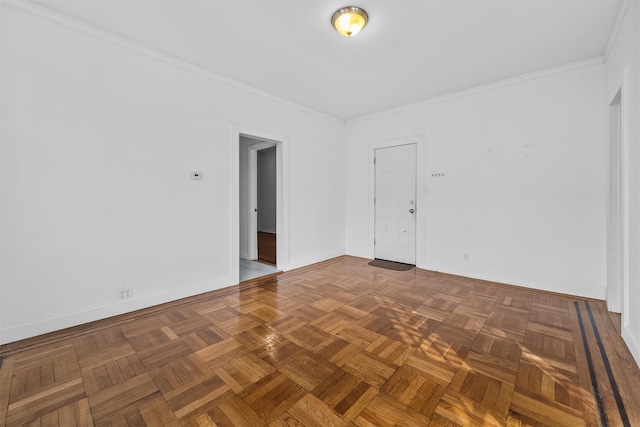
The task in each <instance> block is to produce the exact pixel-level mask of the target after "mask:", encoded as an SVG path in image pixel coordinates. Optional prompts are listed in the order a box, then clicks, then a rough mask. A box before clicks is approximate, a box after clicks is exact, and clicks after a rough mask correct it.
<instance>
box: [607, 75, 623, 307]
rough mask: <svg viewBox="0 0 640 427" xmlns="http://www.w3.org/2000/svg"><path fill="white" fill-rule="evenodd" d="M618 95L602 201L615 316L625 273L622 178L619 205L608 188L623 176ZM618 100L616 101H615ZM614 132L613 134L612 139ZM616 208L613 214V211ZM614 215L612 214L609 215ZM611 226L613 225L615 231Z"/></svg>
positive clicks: (610, 301)
mask: <svg viewBox="0 0 640 427" xmlns="http://www.w3.org/2000/svg"><path fill="white" fill-rule="evenodd" d="M618 93H619V94H620V99H621V98H622V88H621V87H620V88H618V91H616V95H615V96H614V97H613V98H612V99H611V101H610V103H609V105H608V111H607V112H608V114H607V130H608V132H607V150H606V155H605V159H606V166H605V170H606V176H605V182H606V184H607V185H606V190H605V193H606V194H605V200H606V207H605V209H606V212H605V217H606V233H607V293H606V303H607V309H608V310H609V311H612V312H615V313H622V312H623V311H624V309H623V302H624V296H623V289H624V286H623V277H624V273H623V272H622V271H621V270H622V268H623V267H622V258H623V253H622V252H623V251H622V250H620V246H621V243H622V241H620V239H621V238H622V227H623V221H622V218H623V217H624V212H623V208H622V179H620V180H618V179H617V178H616V179H615V182H616V183H617V186H618V188H617V192H618V203H616V205H617V206H614V204H613V203H611V195H612V192H611V188H612V184H613V180H612V178H613V177H614V173H615V174H616V175H617V176H619V177H622V114H621V113H622V105H621V102H620V100H618V99H617V98H618ZM616 101H617V102H616ZM612 109H615V110H616V119H617V120H616V122H615V123H613V122H612V120H611V118H612V117H611V116H612V112H613V110H612ZM613 132H615V139H614V138H612V136H613ZM614 144H616V145H617V147H616V148H617V156H616V157H617V158H618V165H617V166H618V168H617V169H616V170H613V168H612V167H611V166H612V161H613V160H614V158H613V156H612V151H613V150H612V148H613V146H614ZM614 208H615V211H614V212H612V210H613V209H614ZM612 213H613V215H612ZM614 224H615V225H616V227H615V230H614ZM612 240H615V243H616V244H612ZM613 261H616V263H615V264H616V265H612V262H613Z"/></svg>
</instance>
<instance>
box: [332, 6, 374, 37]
mask: <svg viewBox="0 0 640 427" xmlns="http://www.w3.org/2000/svg"><path fill="white" fill-rule="evenodd" d="M368 20H369V15H367V12H366V11H365V10H364V9H360V8H359V7H356V6H348V7H343V8H342V9H339V10H337V11H336V13H334V14H333V16H332V17H331V23H332V24H333V26H334V27H335V29H336V31H337V32H339V33H340V34H342V35H343V36H345V37H351V36H355V35H356V34H358V33H359V32H360V30H362V29H363V28H364V26H365V25H367V21H368Z"/></svg>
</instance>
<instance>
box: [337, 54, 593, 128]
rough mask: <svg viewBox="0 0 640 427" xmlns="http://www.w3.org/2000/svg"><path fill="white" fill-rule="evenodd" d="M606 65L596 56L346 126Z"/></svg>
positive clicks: (356, 119) (377, 115)
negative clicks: (581, 69) (597, 65)
mask: <svg viewBox="0 0 640 427" xmlns="http://www.w3.org/2000/svg"><path fill="white" fill-rule="evenodd" d="M602 63H604V58H603V56H602V55H600V56H595V57H593V58H589V59H585V60H582V61H577V62H572V63H569V64H564V65H560V66H558V67H553V68H547V69H545V70H541V71H536V72H533V73H527V74H522V75H520V76H516V77H510V78H508V79H504V80H498V81H495V82H492V83H487V84H484V85H480V86H475V87H472V88H470V89H464V90H461V91H457V92H452V93H448V94H446V95H442V96H437V97H435V98H429V99H426V100H423V101H418V102H414V103H411V104H406V105H403V106H400V107H396V108H391V109H388V110H384V111H379V112H377V113H372V114H367V115H365V116H361V117H356V118H354V119H349V120H346V121H345V124H346V125H352V124H355V123H360V122H365V121H368V120H373V119H378V118H381V117H385V116H389V115H392V114H398V113H402V112H405V111H410V110H415V109H418V108H422V107H425V106H428V105H433V104H439V103H441V102H446V101H451V100H453V99H457V98H463V97H466V96H471V95H475V94H478V93H482V92H487V91H490V90H495V89H498V88H501V87H505V86H511V85H515V84H520V83H525V82H529V81H533V80H537V79H541V78H544V77H550V76H554V75H558V74H563V73H566V72H569V71H573V70H579V69H580V68H585V67H590V66H592V65H596V64H602Z"/></svg>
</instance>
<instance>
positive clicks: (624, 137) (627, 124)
mask: <svg viewBox="0 0 640 427" xmlns="http://www.w3.org/2000/svg"><path fill="white" fill-rule="evenodd" d="M631 87H632V85H631V72H630V68H629V65H625V66H624V69H623V72H622V88H621V89H622V92H621V94H622V99H621V102H620V108H621V112H622V114H621V117H620V121H621V123H620V131H621V135H620V151H621V156H620V157H621V162H620V168H621V175H622V182H621V187H622V188H621V190H622V191H621V196H622V240H623V242H622V251H623V254H622V294H623V301H622V316H621V317H622V319H621V321H622V327H625V328H626V327H628V326H629V313H631V312H630V309H631V306H630V301H629V286H630V283H629V269H630V265H631V264H630V262H629V261H630V260H629V231H630V229H629V205H630V192H629V188H630V185H629V184H630V182H629V181H630V179H629V171H630V170H631V168H632V167H635V165H632V163H631V158H630V156H629V143H630V139H631V134H632V130H631V126H632V125H634V124H635V123H636V121H635V120H634V119H633V118H632V117H631V116H630V115H629V110H630V103H629V100H630V99H631V97H632V94H631V92H630V88H631Z"/></svg>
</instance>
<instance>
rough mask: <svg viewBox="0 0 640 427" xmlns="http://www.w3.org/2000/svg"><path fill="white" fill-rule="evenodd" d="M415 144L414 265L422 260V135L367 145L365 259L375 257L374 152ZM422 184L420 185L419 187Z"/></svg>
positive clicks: (423, 144)
mask: <svg viewBox="0 0 640 427" xmlns="http://www.w3.org/2000/svg"><path fill="white" fill-rule="evenodd" d="M409 144H416V208H415V209H416V264H418V263H419V262H421V260H422V259H423V258H424V254H425V253H426V252H425V250H426V247H425V246H424V240H425V239H424V237H423V236H424V227H425V226H424V224H425V223H426V221H425V220H426V217H425V207H426V199H425V193H424V191H422V189H423V187H424V183H426V182H427V179H426V178H427V171H426V169H425V168H424V166H423V165H424V162H421V161H418V160H419V159H422V160H424V159H425V158H426V152H427V142H426V140H425V135H424V134H419V135H411V136H405V137H400V138H394V139H387V140H382V141H374V142H371V143H369V152H368V160H367V161H368V162H369V199H368V203H367V204H368V208H369V226H368V227H367V229H368V230H369V238H368V241H369V252H368V253H367V255H366V258H374V257H375V244H374V238H375V234H376V230H375V217H376V213H375V205H374V203H373V200H374V198H375V196H376V188H375V182H376V169H375V165H374V163H373V161H374V159H375V157H376V150H377V149H378V148H387V147H397V146H399V145H409ZM421 184H422V185H421Z"/></svg>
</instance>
